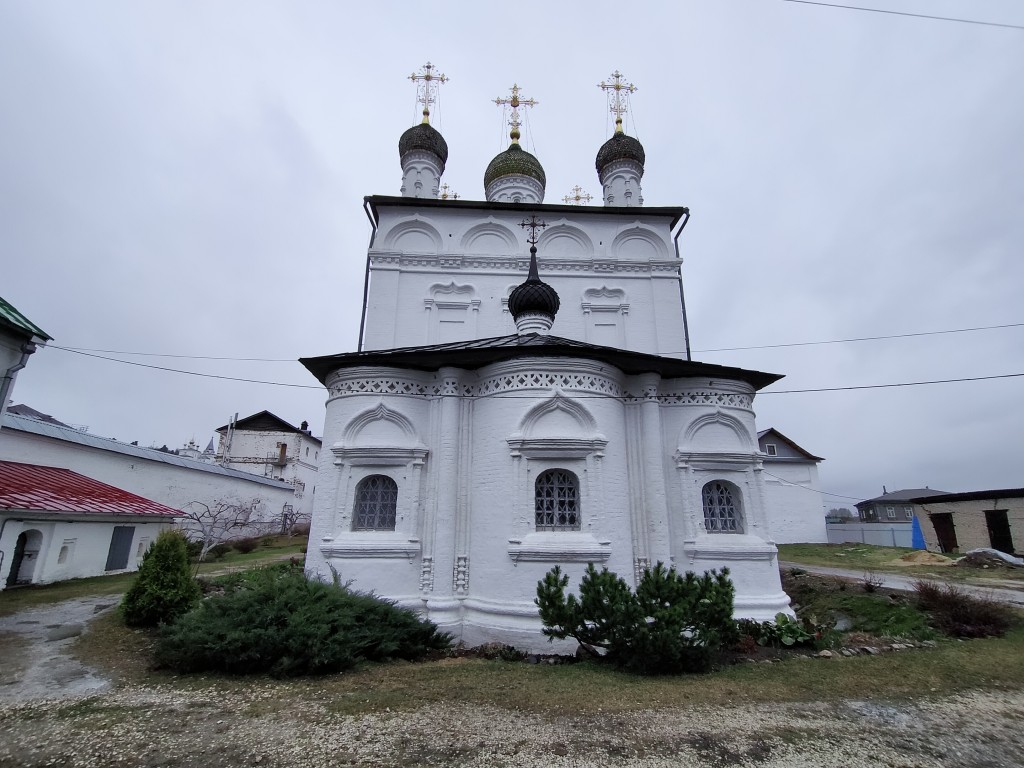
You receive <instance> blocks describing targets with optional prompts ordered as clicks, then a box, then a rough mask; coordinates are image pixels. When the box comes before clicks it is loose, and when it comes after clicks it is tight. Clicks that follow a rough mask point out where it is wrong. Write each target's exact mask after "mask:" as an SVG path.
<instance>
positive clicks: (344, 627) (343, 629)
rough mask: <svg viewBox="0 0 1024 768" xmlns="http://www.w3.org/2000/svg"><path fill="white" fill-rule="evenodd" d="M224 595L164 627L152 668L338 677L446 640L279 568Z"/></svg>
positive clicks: (235, 579) (391, 611)
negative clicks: (369, 663)
mask: <svg viewBox="0 0 1024 768" xmlns="http://www.w3.org/2000/svg"><path fill="white" fill-rule="evenodd" d="M220 583H221V585H222V586H223V588H224V589H225V592H224V594H223V595H220V596H216V597H210V598H208V599H207V600H204V601H203V602H202V603H201V604H200V605H199V606H197V607H196V608H195V610H193V611H191V612H190V613H188V614H186V615H185V616H183V617H181V618H180V619H179V620H178V621H176V622H175V623H174V624H172V625H169V626H167V627H165V628H164V629H163V630H162V632H161V634H160V638H159V641H158V643H157V648H156V660H157V663H158V664H160V665H162V666H166V667H170V668H171V669H174V670H177V671H179V672H201V671H210V672H221V673H225V674H230V675H245V674H254V673H264V672H266V673H270V674H272V675H275V676H279V677H287V676H294V675H313V674H325V673H331V672H341V671H344V670H346V669H350V668H351V667H353V666H354V665H355V664H357V663H358V662H360V661H362V660H367V661H384V660H387V659H410V660H411V659H417V658H422V657H423V656H424V655H426V654H427V653H429V652H431V651H434V650H440V649H443V648H447V647H448V646H449V645H450V643H451V638H450V637H449V636H448V635H446V634H443V633H440V632H438V631H437V627H436V626H435V625H434V624H432V623H431V622H429V621H423V620H421V619H420V618H419V617H417V616H416V614H415V613H413V612H412V611H408V610H405V609H402V608H398V607H396V606H395V605H394V604H393V603H390V602H388V601H386V600H381V599H379V598H376V597H373V596H372V595H367V594H362V593H359V592H353V591H351V590H349V589H347V588H346V587H343V586H341V585H339V584H337V583H334V584H324V583H322V582H319V581H310V580H308V579H307V578H306V576H305V574H304V573H303V572H302V569H301V568H297V567H294V566H291V565H287V564H285V565H281V566H275V567H272V568H263V569H258V570H254V571H249V572H247V573H246V574H244V575H238V574H233V575H232V576H231V577H229V578H227V579H224V580H222V581H221V582H220Z"/></svg>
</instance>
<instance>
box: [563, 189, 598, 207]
mask: <svg viewBox="0 0 1024 768" xmlns="http://www.w3.org/2000/svg"><path fill="white" fill-rule="evenodd" d="M593 199H594V196H593V195H591V194H589V193H588V192H584V191H583V189H582V187H580V185H579V184H577V185H576V186H575V187H573V188H572V191H571V192H570V193H569V194H568V195H566V196H565V197H563V198H562V200H563V201H564V202H565V203H568V204H569V205H586V204H587V203H589V202H590V201H591V200H593Z"/></svg>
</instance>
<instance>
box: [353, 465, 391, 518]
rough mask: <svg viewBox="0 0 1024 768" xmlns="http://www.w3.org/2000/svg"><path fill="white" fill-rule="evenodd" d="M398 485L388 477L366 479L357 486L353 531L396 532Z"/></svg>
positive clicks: (375, 476) (377, 476)
mask: <svg viewBox="0 0 1024 768" xmlns="http://www.w3.org/2000/svg"><path fill="white" fill-rule="evenodd" d="M397 508H398V485H396V484H395V481H394V480H392V479H391V478H390V477H388V476H387V475H370V476H369V477H364V478H363V479H362V480H360V481H359V485H357V486H356V503H355V510H354V512H353V515H352V530H353V531H393V530H395V510H396V509H397Z"/></svg>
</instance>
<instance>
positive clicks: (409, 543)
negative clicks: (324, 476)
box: [320, 401, 429, 562]
mask: <svg viewBox="0 0 1024 768" xmlns="http://www.w3.org/2000/svg"><path fill="white" fill-rule="evenodd" d="M375 420H385V421H390V422H392V423H393V424H396V425H397V426H398V427H399V428H400V429H401V431H402V432H403V433H404V435H405V440H404V441H405V442H407V445H360V444H359V442H358V440H359V434H360V432H361V431H362V429H363V428H364V427H366V426H367V425H368V424H370V423H372V422H373V421H375ZM344 434H345V439H344V440H343V441H342V442H339V443H336V444H335V445H334V446H332V447H331V449H330V450H331V453H332V454H333V455H334V466H335V468H336V472H337V495H336V498H337V499H338V500H339V502H338V504H337V506H336V508H335V518H334V520H333V521H332V527H331V529H332V530H333V531H334V532H335V533H334V535H332V536H325V537H324V538H323V539H322V541H321V544H320V551H321V553H322V554H323V555H324V557H327V558H332V557H338V558H364V557H374V558H402V557H404V558H408V559H409V560H410V562H411V561H412V560H413V559H414V558H415V557H416V556H417V555H419V553H420V551H421V544H420V539H419V537H418V536H416V524H417V519H418V511H419V508H420V494H421V488H422V482H423V467H424V465H425V463H426V460H427V456H428V454H429V451H428V450H427V448H426V447H425V446H424V445H422V444H421V443H419V441H418V440H417V439H416V435H415V430H414V428H413V426H412V423H411V422H410V421H409V420H408V419H407V418H406V417H405V416H403V415H402V414H401V413H398V412H397V411H393V410H391V409H390V408H388V407H387V406H386V405H384V403H383V401H381V402H380V403H378V405H377V406H376V407H375V408H371V409H369V410H366V411H363V412H362V413H360V414H357V415H356V416H355V417H353V418H352V419H351V421H349V424H348V426H347V427H346V429H345V431H344ZM370 475H387V476H388V477H390V478H391V479H392V480H394V481H395V484H396V485H397V486H398V502H397V505H396V509H395V530H394V531H354V530H352V520H353V515H354V513H355V499H356V489H357V488H358V486H359V483H360V482H361V481H362V480H363V479H365V478H367V477H369V476H370Z"/></svg>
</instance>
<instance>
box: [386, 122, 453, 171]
mask: <svg viewBox="0 0 1024 768" xmlns="http://www.w3.org/2000/svg"><path fill="white" fill-rule="evenodd" d="M415 150H421V151H423V152H430V153H431V154H433V155H436V156H437V157H439V158H441V166H442V168H441V170H444V164H445V163H447V162H448V142H446V141H445V140H444V136H442V135H441V133H440V132H439V131H438V130H437V129H436V128H434V127H433V126H432V125H430V123H427V122H422V123H419V124H418V125H414V126H413V127H412V128H410V129H409V130H407V131H406V132H405V133H403V134H402V137H401V138H400V139H399V140H398V156H399V157H405V155H407V154H408V153H409V152H413V151H415Z"/></svg>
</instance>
